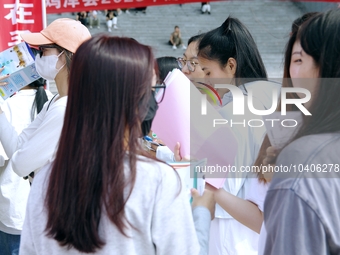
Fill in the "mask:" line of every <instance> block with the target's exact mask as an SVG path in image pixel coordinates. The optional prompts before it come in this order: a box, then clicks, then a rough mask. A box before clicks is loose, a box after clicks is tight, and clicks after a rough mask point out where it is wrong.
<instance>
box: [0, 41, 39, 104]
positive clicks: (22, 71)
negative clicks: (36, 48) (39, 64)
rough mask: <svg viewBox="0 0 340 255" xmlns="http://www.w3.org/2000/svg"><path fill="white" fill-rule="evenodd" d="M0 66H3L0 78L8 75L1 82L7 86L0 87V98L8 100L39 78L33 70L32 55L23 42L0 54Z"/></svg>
mask: <svg viewBox="0 0 340 255" xmlns="http://www.w3.org/2000/svg"><path fill="white" fill-rule="evenodd" d="M0 66H4V67H5V69H4V70H3V71H2V73H1V74H0V76H3V75H6V74H10V76H9V77H8V78H7V79H5V80H3V81H5V82H8V84H7V85H4V86H0V96H1V97H2V98H3V99H7V98H9V97H10V96H11V95H13V94H14V93H15V92H17V91H18V90H20V89H22V88H23V87H25V86H27V85H28V84H30V83H32V82H33V81H35V80H37V79H39V78H40V75H39V74H38V73H37V71H36V69H35V62H34V55H33V53H32V51H31V49H30V47H29V46H28V44H26V43H25V42H22V43H20V44H18V45H15V46H13V47H11V48H9V49H7V50H5V51H3V52H0Z"/></svg>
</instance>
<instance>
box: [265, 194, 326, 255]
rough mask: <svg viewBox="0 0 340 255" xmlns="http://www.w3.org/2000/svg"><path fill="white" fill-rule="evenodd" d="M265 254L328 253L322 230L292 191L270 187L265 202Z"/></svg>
mask: <svg viewBox="0 0 340 255" xmlns="http://www.w3.org/2000/svg"><path fill="white" fill-rule="evenodd" d="M264 211H265V219H264V220H265V227H266V230H267V239H266V244H265V252H264V254H269V255H270V254H273V255H274V254H275V255H281V254H282V255H284V254H290V255H300V254H308V255H319V254H328V252H327V245H328V244H327V243H326V242H327V238H326V234H325V230H324V229H323V226H322V224H321V222H320V220H319V217H318V216H317V215H316V214H315V213H314V211H313V210H312V209H311V208H310V207H309V206H308V204H307V203H305V202H304V201H303V200H301V199H300V197H298V196H297V195H296V194H295V192H294V191H293V190H290V189H285V190H270V191H268V193H267V197H266V201H265V205H264Z"/></svg>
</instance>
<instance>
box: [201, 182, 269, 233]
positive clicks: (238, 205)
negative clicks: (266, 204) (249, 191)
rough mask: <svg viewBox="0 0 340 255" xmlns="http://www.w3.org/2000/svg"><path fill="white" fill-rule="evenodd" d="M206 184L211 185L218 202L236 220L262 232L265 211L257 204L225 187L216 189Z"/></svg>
mask: <svg viewBox="0 0 340 255" xmlns="http://www.w3.org/2000/svg"><path fill="white" fill-rule="evenodd" d="M206 185H207V186H209V187H210V189H211V190H212V189H213V190H214V195H215V196H214V197H215V200H216V203H218V204H219V205H220V206H221V207H222V208H223V209H224V210H225V211H227V212H228V213H229V214H230V215H231V216H232V217H233V218H234V219H235V220H237V221H239V222H240V223H242V224H243V225H245V226H246V227H248V228H250V229H251V230H253V231H255V232H257V233H260V230H261V225H262V222H263V213H262V212H261V210H260V209H259V207H258V206H257V205H256V204H254V203H252V202H250V201H248V200H244V199H242V198H239V197H237V196H234V195H232V194H230V193H229V192H227V191H225V190H224V189H215V188H214V187H212V186H211V185H209V184H206Z"/></svg>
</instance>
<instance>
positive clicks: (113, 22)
mask: <svg viewBox="0 0 340 255" xmlns="http://www.w3.org/2000/svg"><path fill="white" fill-rule="evenodd" d="M117 22H118V13H117V11H116V10H109V11H108V12H107V14H106V24H107V30H108V31H109V32H111V31H112V26H113V28H114V29H118V27H117Z"/></svg>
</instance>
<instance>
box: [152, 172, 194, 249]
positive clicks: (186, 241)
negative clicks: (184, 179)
mask: <svg viewBox="0 0 340 255" xmlns="http://www.w3.org/2000/svg"><path fill="white" fill-rule="evenodd" d="M164 170H165V171H164ZM164 170H163V169H162V175H163V176H162V179H161V180H160V181H159V184H158V187H157V190H156V195H155V196H156V197H155V203H154V206H153V207H154V208H153V215H152V223H151V236H152V241H153V243H154V245H155V248H156V254H157V255H178V254H190V255H197V254H199V249H200V248H199V243H198V240H197V236H196V232H195V227H194V222H193V219H192V212H191V208H190V202H189V199H188V195H187V194H185V191H184V189H182V190H180V187H181V186H182V185H181V181H180V178H179V176H178V175H177V174H176V172H175V171H174V170H173V169H171V168H170V167H166V169H164ZM179 191H180V192H179Z"/></svg>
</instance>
